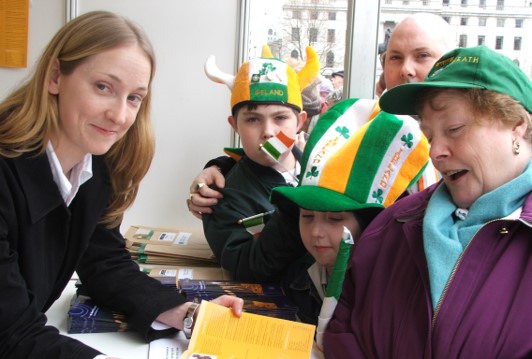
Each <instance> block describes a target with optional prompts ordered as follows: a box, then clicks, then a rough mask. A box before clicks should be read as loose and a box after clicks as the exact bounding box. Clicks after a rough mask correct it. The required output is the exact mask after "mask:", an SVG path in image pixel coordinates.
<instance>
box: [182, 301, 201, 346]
mask: <svg viewBox="0 0 532 359" xmlns="http://www.w3.org/2000/svg"><path fill="white" fill-rule="evenodd" d="M199 306H200V305H199V304H198V303H192V304H191V305H190V306H189V307H188V309H187V314H186V315H185V318H183V333H185V337H186V338H187V339H190V338H191V337H192V328H194V314H195V313H196V310H198V308H199Z"/></svg>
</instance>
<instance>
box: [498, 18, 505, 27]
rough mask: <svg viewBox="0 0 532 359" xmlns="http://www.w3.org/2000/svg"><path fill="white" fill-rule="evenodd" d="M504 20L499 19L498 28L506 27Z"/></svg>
mask: <svg viewBox="0 0 532 359" xmlns="http://www.w3.org/2000/svg"><path fill="white" fill-rule="evenodd" d="M504 20H505V19H501V18H498V19H497V27H504Z"/></svg>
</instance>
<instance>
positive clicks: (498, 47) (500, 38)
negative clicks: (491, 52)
mask: <svg viewBox="0 0 532 359" xmlns="http://www.w3.org/2000/svg"><path fill="white" fill-rule="evenodd" d="M503 42H504V37H503V36H497V37H496V38H495V50H502V45H503Z"/></svg>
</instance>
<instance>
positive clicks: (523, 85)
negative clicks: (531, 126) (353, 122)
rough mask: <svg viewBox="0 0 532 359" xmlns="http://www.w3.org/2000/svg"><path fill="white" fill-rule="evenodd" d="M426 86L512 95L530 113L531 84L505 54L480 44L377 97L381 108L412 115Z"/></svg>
mask: <svg viewBox="0 0 532 359" xmlns="http://www.w3.org/2000/svg"><path fill="white" fill-rule="evenodd" d="M427 88H461V89H473V88H477V89H483V90H490V91H495V92H499V93H503V94H506V95H509V96H511V97H512V98H513V99H515V100H516V101H518V102H520V103H521V105H523V107H525V108H526V109H527V110H528V111H529V112H532V83H531V81H530V79H529V78H528V77H527V76H526V75H525V73H524V72H523V71H521V69H520V68H519V67H518V66H517V65H516V64H514V63H513V62H512V60H510V59H509V58H508V57H506V56H504V55H501V54H499V53H497V52H495V51H494V50H491V49H489V48H488V47H486V46H484V45H481V46H475V47H465V48H458V49H455V50H452V51H450V52H448V53H446V54H445V55H443V56H442V57H441V58H440V59H439V60H438V61H437V62H436V63H435V64H434V66H433V67H432V69H431V70H430V72H429V74H428V75H427V77H426V78H425V80H424V81H422V82H417V83H408V84H403V85H399V86H396V87H394V88H392V89H390V90H388V91H387V92H385V93H384V94H383V95H382V96H381V98H380V102H379V104H380V106H381V109H382V110H383V111H386V112H390V113H395V114H405V115H413V114H415V113H416V110H415V106H416V100H417V97H418V95H419V94H420V92H421V91H423V90H424V89H427Z"/></svg>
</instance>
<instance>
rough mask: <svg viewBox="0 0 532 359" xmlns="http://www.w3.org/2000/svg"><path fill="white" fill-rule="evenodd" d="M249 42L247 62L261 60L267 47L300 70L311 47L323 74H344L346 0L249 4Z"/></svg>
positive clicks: (253, 0) (276, 0) (275, 0)
mask: <svg viewBox="0 0 532 359" xmlns="http://www.w3.org/2000/svg"><path fill="white" fill-rule="evenodd" d="M248 1H249V22H248V27H249V39H248V44H249V45H248V53H247V56H246V59H250V58H253V57H257V56H260V54H261V49H262V46H263V45H265V44H268V45H269V47H270V50H271V51H272V53H273V55H274V56H276V57H278V58H280V59H282V60H284V61H286V62H288V63H290V64H292V65H293V66H294V67H295V68H296V69H298V68H300V67H301V66H302V65H303V64H304V62H305V61H306V59H305V48H306V46H312V48H313V49H314V50H315V51H316V53H317V55H318V57H319V60H320V63H321V73H322V75H324V76H325V77H330V75H331V74H332V73H333V72H334V71H338V70H343V68H344V58H345V41H346V37H345V33H346V29H347V13H348V1H347V0H268V1H263V0H248Z"/></svg>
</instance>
